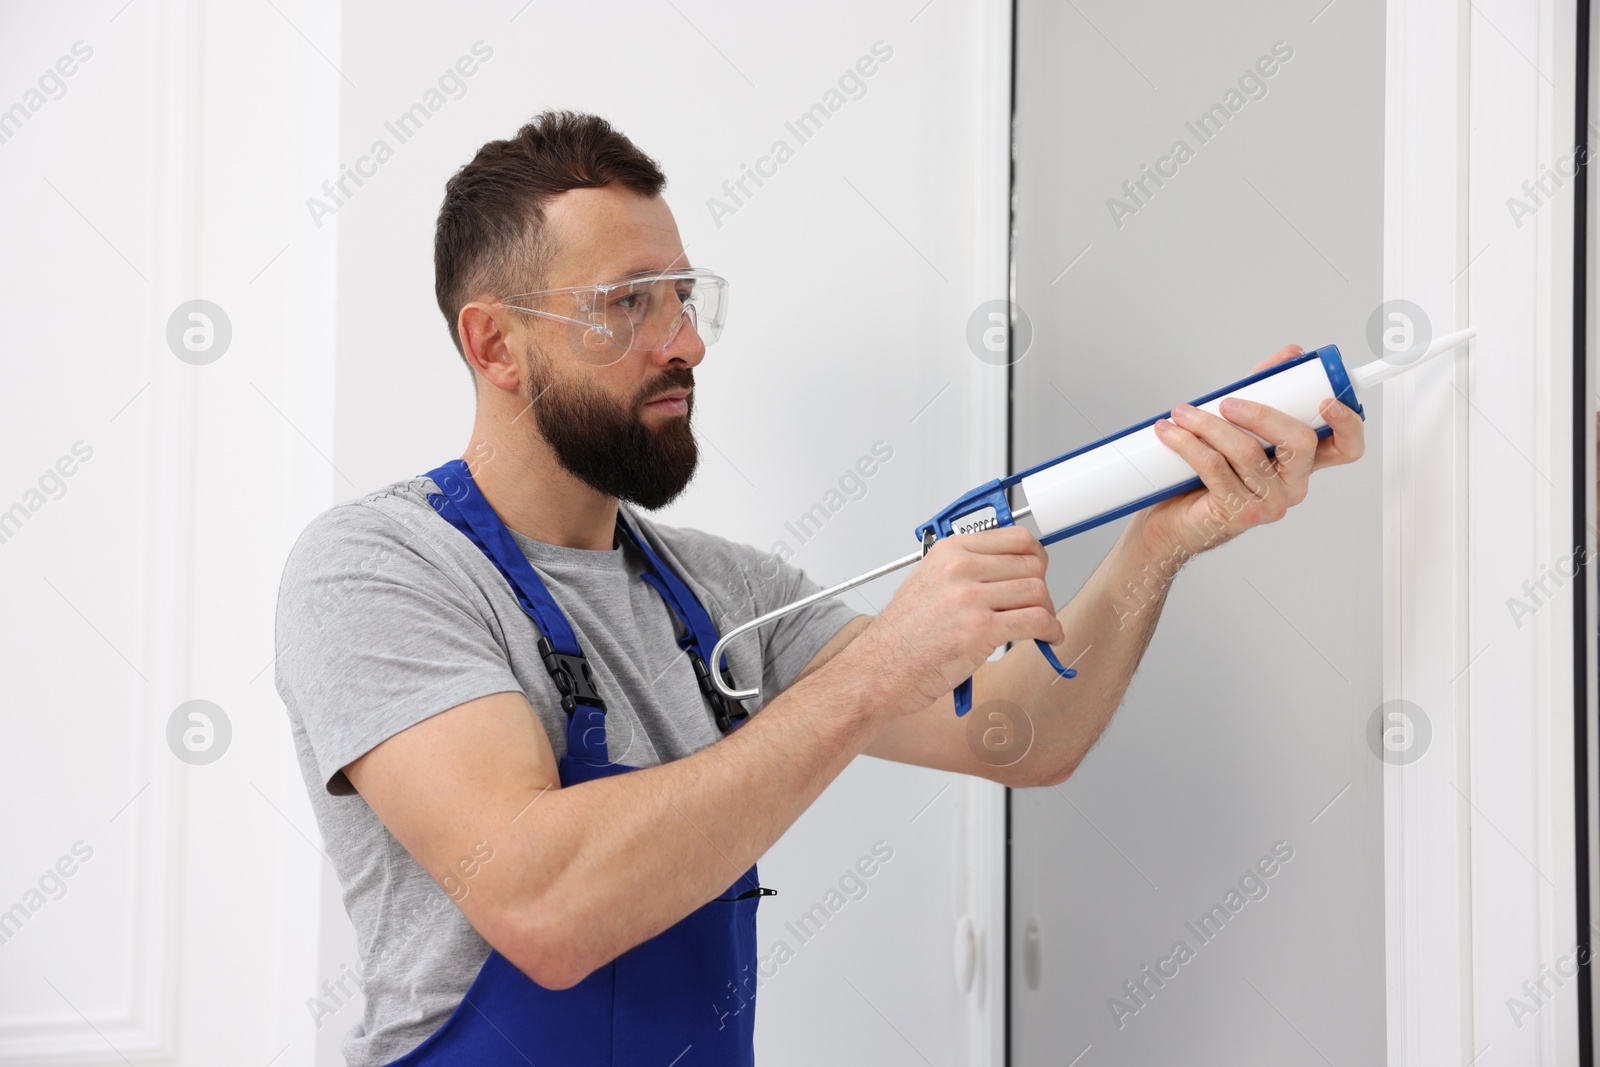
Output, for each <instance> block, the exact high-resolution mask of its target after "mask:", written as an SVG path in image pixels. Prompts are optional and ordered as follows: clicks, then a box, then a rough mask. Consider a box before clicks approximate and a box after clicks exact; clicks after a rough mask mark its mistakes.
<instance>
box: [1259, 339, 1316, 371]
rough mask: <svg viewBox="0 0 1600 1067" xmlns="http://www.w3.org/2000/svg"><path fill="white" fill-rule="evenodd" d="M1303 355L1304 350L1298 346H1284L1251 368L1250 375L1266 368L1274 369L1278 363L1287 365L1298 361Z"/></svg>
mask: <svg viewBox="0 0 1600 1067" xmlns="http://www.w3.org/2000/svg"><path fill="white" fill-rule="evenodd" d="M1303 355H1305V350H1304V349H1302V348H1301V347H1300V346H1299V345H1284V346H1283V347H1282V348H1280V349H1278V350H1277V351H1276V352H1274V353H1273V354H1272V355H1270V356H1268V357H1267V358H1266V359H1264V360H1262V361H1261V362H1260V363H1257V364H1256V365H1255V366H1254V367H1251V368H1250V373H1251V374H1254V373H1256V371H1262V370H1266V369H1267V368H1268V367H1276V366H1277V365H1278V364H1280V363H1287V362H1288V361H1289V360H1291V359H1298V358H1299V357H1300V356H1303Z"/></svg>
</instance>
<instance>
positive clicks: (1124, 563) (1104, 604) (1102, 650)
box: [974, 516, 1183, 785]
mask: <svg viewBox="0 0 1600 1067" xmlns="http://www.w3.org/2000/svg"><path fill="white" fill-rule="evenodd" d="M1139 532H1140V524H1139V521H1138V517H1137V516H1136V517H1135V521H1134V522H1131V523H1129V525H1128V526H1127V527H1125V528H1124V530H1123V533H1122V536H1121V537H1119V538H1118V539H1117V542H1116V544H1115V545H1114V546H1113V547H1112V549H1111V551H1110V552H1109V553H1107V554H1106V557H1105V559H1103V560H1101V561H1100V565H1099V566H1098V567H1096V568H1095V571H1094V573H1093V574H1092V575H1090V576H1089V580H1088V581H1086V582H1085V583H1084V584H1083V588H1081V589H1080V590H1078V593H1077V595H1076V596H1074V597H1073V598H1072V599H1071V600H1069V601H1068V602H1067V603H1066V605H1064V606H1063V607H1062V608H1061V610H1060V611H1058V612H1057V613H1056V617H1057V618H1058V619H1060V620H1061V627H1062V629H1063V630H1065V631H1066V635H1067V639H1066V641H1065V642H1063V643H1062V644H1059V645H1053V646H1052V648H1053V650H1054V651H1055V653H1056V658H1057V659H1059V660H1060V661H1061V662H1062V664H1064V665H1066V666H1071V667H1075V668H1076V669H1077V671H1078V675H1077V677H1075V678H1070V679H1067V678H1060V677H1058V676H1057V674H1056V673H1055V671H1054V670H1052V669H1051V667H1050V665H1049V664H1048V663H1046V662H1045V660H1044V657H1043V656H1041V655H1040V654H1039V650H1038V649H1037V648H1036V647H1035V646H1034V645H1033V643H1032V642H1028V643H1027V644H1023V645H1018V646H1016V647H1013V648H1012V649H1011V650H1010V651H1009V652H1007V653H1006V654H1005V655H1004V656H1002V657H1001V658H1000V659H999V660H996V661H994V662H992V663H988V664H985V665H984V668H983V670H982V671H981V672H980V673H979V676H978V680H976V681H975V682H974V695H975V699H976V701H977V702H979V703H981V702H983V701H987V700H992V699H1003V700H1008V701H1010V702H1012V703H1014V704H1016V705H1017V706H1018V707H1020V708H1021V709H1022V710H1023V711H1024V712H1025V713H1026V714H1027V716H1028V718H1029V719H1030V720H1031V722H1032V726H1033V743H1032V746H1031V748H1030V749H1029V750H1028V753H1027V755H1026V756H1024V757H1023V760H1022V762H1021V763H1019V764H1018V765H1017V766H1016V768H1014V769H1015V770H1016V771H1017V772H1020V773H1021V774H1022V775H1023V776H1024V777H1025V780H1026V781H1027V782H1028V783H1029V784H1033V785H1049V784H1053V783H1056V782H1059V781H1061V780H1063V779H1065V778H1066V777H1067V776H1068V775H1070V774H1071V773H1072V772H1073V770H1075V769H1076V768H1077V766H1078V763H1079V761H1081V760H1082V759H1083V757H1084V756H1085V755H1087V754H1088V752H1089V749H1090V748H1091V747H1093V745H1094V743H1095V741H1096V740H1098V739H1099V737H1100V734H1101V732H1102V731H1103V730H1104V729H1105V728H1106V724H1107V723H1108V722H1110V720H1111V715H1112V713H1113V712H1115V711H1116V709H1117V706H1118V705H1119V704H1121V703H1122V697H1123V694H1124V693H1126V692H1127V688H1128V683H1129V681H1130V680H1131V679H1132V678H1133V672H1134V671H1135V670H1136V669H1137V668H1138V666H1139V661H1140V660H1141V659H1142V658H1143V656H1144V652H1145V649H1146V648H1147V647H1149V644H1150V638H1151V636H1152V635H1153V634H1154V633H1155V627H1156V620H1157V618H1159V617H1160V614H1161V608H1162V606H1163V604H1165V602H1166V597H1167V590H1168V588H1169V587H1170V585H1171V583H1172V579H1173V577H1174V575H1176V573H1177V571H1178V568H1179V567H1180V566H1181V565H1182V562H1183V561H1182V558H1181V557H1170V558H1160V557H1156V556H1152V555H1151V554H1150V553H1149V552H1147V551H1146V550H1145V549H1144V548H1143V547H1142V545H1141V543H1140V537H1139Z"/></svg>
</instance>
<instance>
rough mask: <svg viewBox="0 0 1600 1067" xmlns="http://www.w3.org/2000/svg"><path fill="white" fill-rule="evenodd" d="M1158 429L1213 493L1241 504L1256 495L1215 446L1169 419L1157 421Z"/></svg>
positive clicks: (1163, 441)
mask: <svg viewBox="0 0 1600 1067" xmlns="http://www.w3.org/2000/svg"><path fill="white" fill-rule="evenodd" d="M1155 429H1156V436H1157V437H1159V438H1160V439H1161V442H1162V444H1164V445H1166V446H1167V447H1168V448H1170V449H1172V450H1173V451H1174V452H1176V453H1178V455H1180V456H1182V457H1183V461H1184V462H1185V463H1187V464H1189V466H1190V467H1192V468H1194V472H1195V473H1196V474H1198V475H1199V476H1200V481H1201V482H1202V483H1204V484H1205V487H1206V488H1207V489H1209V490H1210V491H1211V493H1212V495H1214V496H1216V497H1218V498H1219V499H1221V500H1237V501H1240V503H1241V506H1242V504H1243V502H1244V501H1247V500H1250V499H1253V498H1254V497H1255V494H1254V493H1252V492H1250V490H1248V489H1246V488H1245V487H1244V483H1243V482H1241V481H1240V480H1239V475H1238V474H1237V473H1236V472H1235V471H1234V469H1233V465H1232V464H1230V463H1229V462H1228V459H1227V457H1226V456H1224V455H1223V454H1222V453H1221V452H1218V451H1217V450H1216V449H1215V448H1212V447H1211V445H1209V444H1207V443H1206V442H1205V441H1203V440H1201V439H1200V438H1199V437H1196V436H1195V435H1194V434H1192V433H1190V432H1189V431H1188V430H1186V429H1184V428H1183V427H1182V426H1179V425H1177V424H1176V423H1174V422H1172V421H1171V420H1169V419H1158V420H1156V424H1155Z"/></svg>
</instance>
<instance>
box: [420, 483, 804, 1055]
mask: <svg viewBox="0 0 1600 1067" xmlns="http://www.w3.org/2000/svg"><path fill="white" fill-rule="evenodd" d="M426 476H427V477H429V478H431V479H433V482H434V484H435V485H436V486H438V488H439V490H440V492H438V493H434V494H429V496H428V501H429V503H431V504H432V505H433V507H434V509H435V510H436V511H438V512H439V513H440V514H441V515H442V516H444V517H445V518H446V519H448V520H449V521H450V523H451V525H453V526H455V527H456V529H458V530H460V531H461V532H462V533H463V534H465V535H466V536H467V537H468V538H469V539H470V540H471V541H472V543H473V544H475V545H477V546H478V548H479V549H481V550H482V551H483V552H484V554H485V555H487V556H488V557H489V559H490V560H491V561H493V563H494V564H495V566H496V567H497V568H498V569H499V570H500V573H501V574H502V575H504V576H505V579H506V581H507V582H508V583H510V586H511V589H512V591H513V592H515V593H516V595H517V600H518V602H519V603H520V604H521V605H522V609H523V610H524V611H525V612H527V613H528V615H529V616H531V617H532V619H533V621H534V623H535V625H536V626H537V627H538V629H539V632H540V634H541V637H540V640H539V651H540V653H541V655H542V656H543V658H544V663H545V667H546V668H547V669H549V671H550V673H551V676H552V677H553V678H554V680H555V682H556V688H557V689H558V690H559V691H560V693H561V698H562V699H561V704H562V708H563V709H564V710H565V711H566V713H567V752H566V755H564V756H562V757H561V760H560V771H561V785H562V786H563V787H570V786H574V785H577V784H579V783H581V782H587V781H591V780H593V779H596V778H604V777H607V776H609V775H613V774H623V773H625V772H627V771H631V770H635V769H636V768H633V767H626V766H623V765H621V764H618V763H612V762H611V761H610V759H609V758H608V756H607V748H606V713H605V703H604V701H602V700H601V699H600V696H599V693H598V692H597V691H596V690H595V686H594V680H593V676H592V674H591V673H590V670H589V666H588V664H587V663H586V662H585V661H584V658H583V652H582V650H580V649H579V648H578V643H577V638H576V637H575V636H574V635H573V632H572V627H571V625H570V624H569V623H568V622H567V618H566V616H565V615H564V614H562V612H561V609H560V608H559V607H557V606H556V602H555V600H554V598H553V597H551V595H550V592H549V590H547V589H546V588H545V586H544V583H543V582H542V581H540V580H539V576H538V574H537V573H536V572H535V571H534V569H533V567H532V565H531V564H529V562H528V558H527V557H526V556H524V555H523V554H522V551H521V549H519V548H518V547H517V543H516V542H515V541H514V540H513V539H512V537H511V533H510V531H508V530H507V529H506V527H505V524H504V523H503V522H501V520H500V517H499V516H498V515H497V514H495V511H494V509H493V508H492V507H490V506H489V502H488V501H487V500H485V499H484V497H483V494H482V493H481V492H480V491H479V490H478V487H477V485H476V484H475V483H474V482H473V480H472V475H471V474H470V473H469V471H468V470H467V465H466V464H465V463H464V462H462V461H461V460H459V459H458V460H452V461H451V462H449V463H446V464H445V465H444V466H442V467H439V468H438V469H436V470H433V471H429V472H428V474H427V475H426ZM617 529H618V533H619V535H620V536H623V537H626V538H627V539H628V541H629V542H630V543H631V544H632V545H633V546H634V547H635V548H637V549H638V550H639V552H640V553H641V554H642V555H643V556H644V558H645V560H646V566H645V568H644V573H643V578H644V580H645V581H646V582H649V583H650V585H651V586H652V587H653V588H655V589H656V591H657V592H659V593H660V594H661V596H662V599H664V600H665V601H666V603H667V606H668V607H669V608H671V610H672V612H673V614H674V615H676V616H677V618H678V620H679V622H680V623H682V629H683V631H684V632H683V636H682V637H680V639H679V645H680V646H681V647H682V648H683V649H684V650H685V651H686V652H688V653H689V655H690V657H691V659H692V661H693V663H694V667H695V676H696V677H697V678H698V679H699V680H700V682H701V690H702V692H705V693H706V695H707V699H708V700H709V701H710V703H711V705H712V709H713V712H714V713H715V717H716V720H717V725H718V727H719V728H721V729H722V730H723V732H725V733H726V732H727V731H729V730H731V729H734V728H736V727H737V726H738V725H739V724H740V723H741V722H742V721H744V720H745V719H746V718H747V713H746V712H745V711H744V709H743V708H740V707H738V705H737V704H732V705H730V703H729V702H728V701H726V700H725V699H724V698H723V696H722V694H721V693H719V692H717V690H716V689H715V688H714V687H712V685H711V684H710V676H709V675H708V674H707V673H706V670H705V661H706V658H707V656H709V654H710V651H711V649H712V648H714V647H715V646H716V643H717V631H716V628H715V626H713V625H712V622H711V617H710V616H709V615H708V614H706V611H705V609H704V608H703V607H701V605H700V602H699V601H698V600H697V599H696V598H695V596H694V593H693V592H691V591H690V590H689V587H688V586H686V585H685V584H684V583H683V582H682V581H681V580H680V579H679V578H678V576H677V575H675V574H674V573H673V572H672V569H671V568H670V567H667V566H665V565H663V564H662V562H661V560H660V559H659V558H658V557H657V555H656V553H655V552H654V551H653V550H652V549H651V548H650V546H649V544H647V543H646V542H645V541H644V539H643V538H641V537H639V536H638V535H637V534H635V533H634V531H633V529H632V527H631V526H630V525H629V523H628V521H627V519H626V518H625V517H624V516H623V514H622V512H621V510H620V509H619V510H618V512H617ZM719 666H720V667H725V666H726V664H725V663H724V664H721V665H719ZM772 892H773V890H770V889H765V888H762V887H761V886H760V885H759V883H758V882H757V873H756V867H755V865H754V864H751V866H750V869H749V870H748V871H746V872H745V873H744V874H743V875H742V876H741V877H740V878H739V880H738V881H736V882H735V883H734V884H733V885H732V886H730V887H729V888H728V890H727V891H726V892H725V893H723V894H722V895H721V896H720V897H717V898H716V899H714V900H711V901H710V902H708V903H706V904H704V905H702V906H701V907H700V908H699V909H697V910H695V911H694V912H691V913H690V914H689V915H688V916H687V917H685V918H684V919H682V920H681V921H679V922H678V923H676V924H675V925H673V926H671V927H669V928H668V929H666V930H664V931H662V932H661V933H660V934H657V935H656V936H655V937H653V938H651V939H650V940H648V941H645V942H643V943H641V944H639V945H635V946H634V947H633V948H631V949H629V950H628V951H626V952H624V953H623V954H622V955H621V956H618V957H617V958H616V959H615V960H613V961H611V962H610V963H608V964H606V965H605V966H603V967H601V968H600V969H599V970H597V971H595V972H594V973H592V974H590V975H589V976H588V977H586V978H585V979H584V980H583V981H581V982H579V983H578V984H577V985H575V986H573V987H571V988H570V989H561V990H552V989H546V988H544V987H543V986H541V985H539V984H538V983H536V982H534V981H533V980H532V979H530V978H529V977H527V976H526V975H525V974H523V973H522V972H521V971H520V970H518V969H517V968H516V967H515V966H514V965H513V964H512V963H511V962H510V961H509V960H507V959H506V958H505V957H504V956H502V955H501V954H500V953H499V952H498V951H496V950H493V949H491V950H490V952H489V958H488V960H487V961H485V963H484V965H483V968H482V970H480V971H479V972H478V976H477V978H476V979H474V980H473V983H472V986H471V988H470V989H468V990H467V993H466V995H465V996H464V997H463V998H462V1000H461V1003H460V1004H459V1005H457V1006H456V1009H455V1011H454V1012H452V1013H451V1015H450V1018H448V1019H447V1020H445V1022H444V1025H443V1026H441V1027H440V1028H439V1029H438V1030H437V1031H436V1032H434V1033H433V1034H432V1035H430V1036H429V1037H428V1039H427V1040H426V1041H424V1042H422V1044H420V1045H418V1046H417V1047H416V1048H415V1049H413V1050H411V1051H410V1052H409V1053H407V1054H406V1055H404V1056H402V1057H400V1058H399V1059H398V1060H395V1061H394V1062H393V1064H391V1067H400V1065H404V1067H422V1065H429V1067H432V1065H436V1064H438V1065H444V1064H452V1065H454V1064H472V1065H474V1067H498V1065H501V1064H505V1065H508V1067H510V1065H515V1067H527V1065H528V1064H529V1063H533V1064H537V1065H538V1067H598V1065H602V1064H603V1065H605V1067H613V1065H618V1067H621V1065H627V1067H633V1065H636V1064H654V1065H657V1067H668V1065H669V1064H675V1065H677V1067H700V1065H704V1067H749V1065H752V1064H754V1062H755V1048H754V1032H755V1003H754V997H755V988H754V982H755V973H756V906H757V904H758V902H759V901H760V898H761V897H762V896H764V895H767V894H770V893H772Z"/></svg>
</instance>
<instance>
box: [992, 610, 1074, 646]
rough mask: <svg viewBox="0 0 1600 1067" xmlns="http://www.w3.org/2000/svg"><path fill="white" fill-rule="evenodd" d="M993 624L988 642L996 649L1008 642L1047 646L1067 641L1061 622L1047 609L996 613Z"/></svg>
mask: <svg viewBox="0 0 1600 1067" xmlns="http://www.w3.org/2000/svg"><path fill="white" fill-rule="evenodd" d="M992 622H993V625H992V627H991V628H990V630H989V633H988V635H987V637H986V640H991V641H993V642H994V647H995V648H999V647H1000V646H1001V645H1003V644H1005V643H1006V642H1008V641H1043V642H1044V643H1045V644H1047V645H1059V644H1060V643H1061V642H1063V641H1065V640H1066V639H1067V631H1066V630H1064V629H1062V627H1061V620H1060V619H1058V618H1056V614H1055V612H1053V611H1050V610H1049V609H1047V608H1042V607H1037V606H1035V607H1026V608H1017V609H1015V610H1014V611H1001V612H996V613H995V615H994V617H993V620H992Z"/></svg>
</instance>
